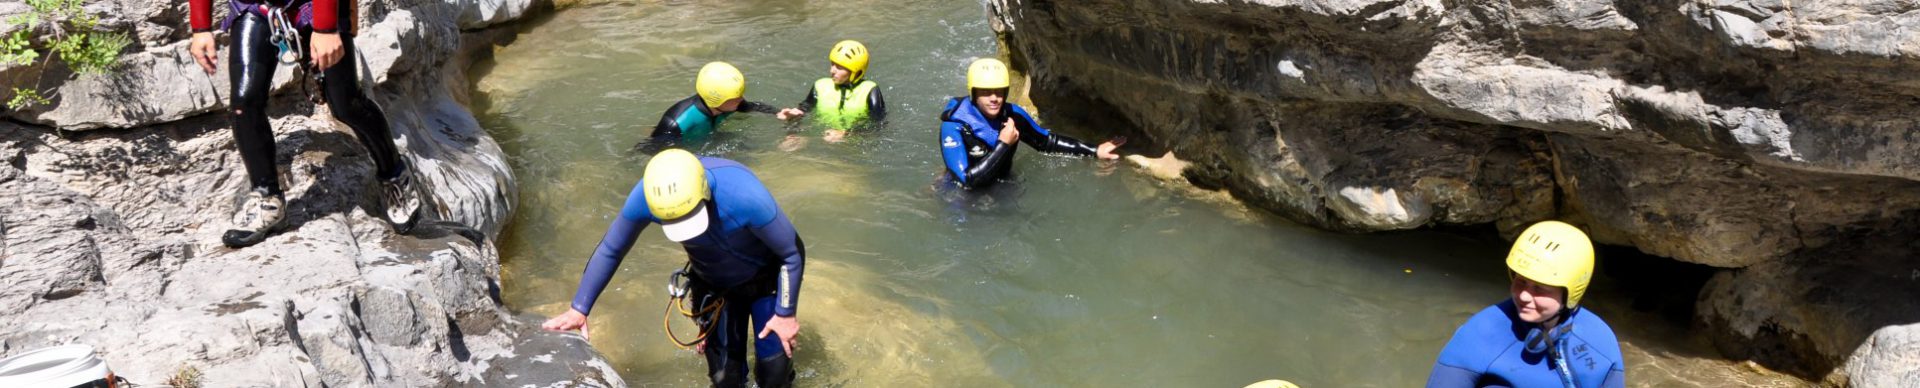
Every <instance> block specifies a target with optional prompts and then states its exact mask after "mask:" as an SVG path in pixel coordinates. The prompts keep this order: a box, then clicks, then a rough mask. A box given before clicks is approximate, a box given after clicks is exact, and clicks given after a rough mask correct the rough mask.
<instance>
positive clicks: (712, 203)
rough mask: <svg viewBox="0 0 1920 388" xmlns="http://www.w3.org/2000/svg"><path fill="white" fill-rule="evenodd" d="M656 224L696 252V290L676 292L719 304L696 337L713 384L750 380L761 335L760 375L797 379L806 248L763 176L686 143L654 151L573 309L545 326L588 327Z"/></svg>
mask: <svg viewBox="0 0 1920 388" xmlns="http://www.w3.org/2000/svg"><path fill="white" fill-rule="evenodd" d="M654 223H658V224H660V225H661V229H662V231H663V232H665V234H666V235H667V239H668V240H673V241H674V242H678V243H680V244H681V246H682V247H683V248H685V249H686V252H687V261H688V267H690V269H691V272H690V273H688V274H687V275H688V278H689V279H688V282H687V287H686V289H687V290H688V291H687V293H686V294H684V295H676V298H677V297H687V298H692V300H694V301H695V303H694V307H692V308H691V310H692V311H703V312H710V313H696V315H699V316H697V317H696V318H695V321H696V323H704V324H702V325H701V327H702V332H701V336H702V337H703V338H704V340H696V341H695V342H697V345H696V349H699V351H700V352H701V353H703V354H705V355H706V357H707V373H708V376H709V377H710V378H712V379H713V385H714V386H716V387H741V386H745V385H746V383H747V381H746V375H747V364H746V361H747V342H749V341H751V342H753V344H754V355H755V362H754V366H753V371H754V382H755V383H758V384H759V385H760V386H761V387H767V388H771V387H786V386H790V385H791V384H792V383H793V378H794V373H793V361H792V357H793V346H794V336H796V335H799V333H800V321H799V319H798V318H796V314H797V313H798V310H796V303H797V298H798V297H799V295H800V281H801V278H802V276H801V275H802V274H803V272H804V271H803V270H804V269H805V268H806V261H807V259H806V250H805V249H804V248H803V247H802V244H801V242H800V234H799V233H798V232H795V231H794V229H793V223H792V222H790V221H788V219H787V215H786V213H784V212H782V211H781V210H780V205H779V204H777V203H775V202H774V200H773V194H772V193H769V192H767V188H766V186H765V185H763V184H761V182H760V178H758V177H756V176H754V175H753V172H752V171H749V170H747V168H746V167H745V166H742V165H740V163H738V162H734V161H731V160H726V159H720V158H700V157H695V156H693V154H692V153H689V152H687V151H685V150H681V149H678V148H673V149H667V150H664V151H661V152H660V153H658V154H656V155H654V156H653V158H652V159H651V160H649V161H648V162H647V168H646V171H645V172H644V173H643V175H641V179H640V183H637V184H635V185H633V192H632V193H631V194H628V195H627V203H626V206H624V207H622V208H621V209H620V214H619V216H618V217H616V218H614V221H613V225H611V226H609V227H607V233H606V235H605V236H604V237H601V239H600V245H599V247H598V248H596V249H594V251H593V258H592V259H589V260H588V261H587V268H586V271H585V272H584V273H582V274H581V276H580V288H579V289H578V290H577V291H575V292H574V294H573V303H572V305H571V308H570V309H568V310H567V312H565V313H562V314H560V315H559V316H555V317H553V318H552V319H548V320H547V322H546V323H545V324H543V325H542V327H545V328H546V329H547V330H556V331H566V330H575V329H579V330H580V331H581V333H582V334H585V333H586V331H587V330H586V329H587V314H588V313H590V312H592V308H593V303H594V300H595V299H598V298H599V297H600V292H601V291H604V290H606V288H607V283H608V282H610V281H612V280H613V274H614V271H615V270H617V269H619V267H620V261H621V260H622V259H623V258H625V257H626V255H627V250H629V249H632V248H633V243H634V240H636V239H638V238H639V236H640V231H641V230H644V229H646V226H647V224H654ZM679 274H680V273H675V276H674V278H676V279H678V278H679ZM675 286H676V289H677V286H678V285H677V284H676V285H675ZM749 324H751V329H749ZM756 333H757V334H756ZM749 336H753V337H749ZM675 341H678V339H675Z"/></svg>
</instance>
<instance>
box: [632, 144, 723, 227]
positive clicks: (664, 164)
mask: <svg viewBox="0 0 1920 388" xmlns="http://www.w3.org/2000/svg"><path fill="white" fill-rule="evenodd" d="M644 174H645V175H642V176H641V178H640V181H641V182H642V187H641V189H642V191H643V192H644V193H645V195H646V199H647V210H649V211H652V212H653V217H654V218H658V219H660V223H661V224H662V225H663V227H662V229H664V230H665V231H666V232H667V239H670V240H673V241H686V240H688V239H692V238H694V237H697V236H699V235H700V233H701V232H705V231H706V230H707V217H706V208H705V206H702V205H703V204H704V203H705V200H706V199H707V198H709V196H710V195H711V194H710V193H709V191H708V190H709V189H708V186H707V168H706V167H705V166H702V165H701V164H700V158H699V157H696V156H693V153H691V152H687V151H686V150H682V149H678V148H669V149H667V150H665V151H660V153H659V154H656V155H654V156H653V159H652V160H649V161H648V162H647V170H646V172H645V173H644Z"/></svg>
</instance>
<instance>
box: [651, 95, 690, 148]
mask: <svg viewBox="0 0 1920 388" xmlns="http://www.w3.org/2000/svg"><path fill="white" fill-rule="evenodd" d="M682 105H685V104H674V105H673V107H672V108H667V111H666V113H661V114H660V122H659V123H655V124H653V135H651V136H649V137H652V138H655V139H658V138H660V137H663V136H664V137H675V138H677V137H680V113H681V112H682V111H684V110H686V109H684V108H683V106H682Z"/></svg>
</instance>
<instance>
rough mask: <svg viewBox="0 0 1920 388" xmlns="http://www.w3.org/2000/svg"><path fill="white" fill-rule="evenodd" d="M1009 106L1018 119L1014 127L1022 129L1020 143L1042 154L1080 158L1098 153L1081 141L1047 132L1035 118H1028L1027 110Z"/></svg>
mask: <svg viewBox="0 0 1920 388" xmlns="http://www.w3.org/2000/svg"><path fill="white" fill-rule="evenodd" d="M1009 106H1011V107H1013V116H1014V117H1016V118H1017V119H1016V120H1014V122H1015V124H1014V127H1015V128H1019V129H1020V141H1021V142H1024V143H1027V145H1028V146H1031V147H1033V148H1034V149H1037V150H1040V152H1047V153H1055V154H1071V155H1079V156H1092V155H1093V154H1095V153H1096V152H1097V151H1098V150H1097V149H1095V148H1094V147H1093V146H1091V145H1087V143H1086V142H1082V141H1080V139H1075V138H1072V137H1068V136H1067V135H1062V134H1058V133H1053V132H1050V131H1047V129H1046V128H1043V127H1041V126H1040V123H1039V122H1036V121H1033V116H1028V115H1027V111H1026V110H1024V109H1020V108H1019V107H1018V106H1013V105H1009Z"/></svg>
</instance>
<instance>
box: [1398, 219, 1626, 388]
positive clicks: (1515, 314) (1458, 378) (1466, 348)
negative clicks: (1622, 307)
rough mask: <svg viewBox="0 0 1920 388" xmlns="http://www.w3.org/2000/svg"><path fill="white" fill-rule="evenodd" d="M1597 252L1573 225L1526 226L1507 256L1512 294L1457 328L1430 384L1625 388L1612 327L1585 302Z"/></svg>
mask: <svg viewBox="0 0 1920 388" xmlns="http://www.w3.org/2000/svg"><path fill="white" fill-rule="evenodd" d="M1593 252H1594V250H1593V243H1592V242H1591V241H1589V240H1588V239H1587V235H1586V233H1584V232H1581V231H1580V229H1579V228H1576V227H1574V226H1573V225H1568V224H1566V223H1562V222H1559V221H1544V222H1540V223H1537V224H1533V226H1529V227H1527V230H1526V231H1524V232H1521V233H1520V238H1519V239H1518V240H1516V241H1514V242H1513V249H1512V250H1511V251H1510V252H1508V254H1507V269H1508V273H1507V275H1508V277H1509V278H1511V279H1512V280H1511V285H1510V286H1508V288H1507V291H1508V293H1509V295H1510V296H1511V297H1510V299H1507V300H1505V301H1502V302H1500V303H1497V304H1494V305H1493V306H1489V307H1487V308H1486V309H1484V310H1480V312H1479V313H1477V314H1474V315H1473V317H1472V318H1468V319H1467V322H1466V323H1465V324H1462V325H1460V328H1459V330H1457V331H1454V333H1453V339H1452V340H1449V341H1447V346H1446V348H1444V349H1442V350H1441V351H1440V356H1439V359H1438V360H1436V361H1434V364H1433V372H1432V374H1430V375H1428V377H1427V387H1429V388H1467V387H1569V388H1572V387H1579V388H1598V387H1607V388H1618V387H1625V386H1626V381H1627V370H1626V362H1625V361H1624V360H1623V359H1622V358H1621V357H1620V341H1619V340H1617V339H1615V337H1614V334H1613V328H1611V327H1608V326H1607V323H1606V321H1602V320H1601V319H1600V315H1599V314H1596V313H1594V312H1593V311H1592V310H1589V309H1586V308H1583V307H1582V306H1580V298H1581V297H1583V296H1586V294H1587V285H1588V283H1589V282H1590V281H1591V280H1592V278H1593V261H1594V259H1593V256H1594V255H1593Z"/></svg>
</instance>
